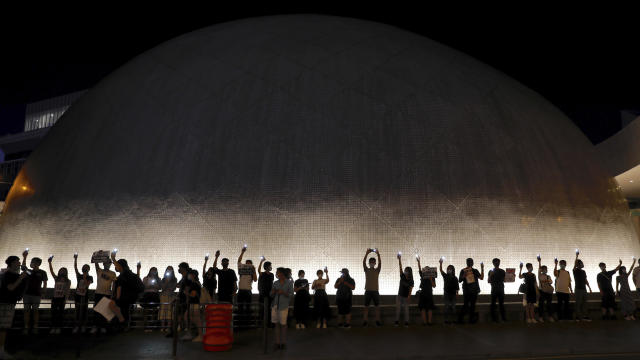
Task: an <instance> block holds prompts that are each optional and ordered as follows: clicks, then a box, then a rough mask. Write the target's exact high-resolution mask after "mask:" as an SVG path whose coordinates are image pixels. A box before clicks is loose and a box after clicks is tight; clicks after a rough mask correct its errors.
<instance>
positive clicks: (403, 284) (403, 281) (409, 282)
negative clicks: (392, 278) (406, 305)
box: [398, 272, 414, 297]
mask: <svg viewBox="0 0 640 360" xmlns="http://www.w3.org/2000/svg"><path fill="white" fill-rule="evenodd" d="M413 284H414V283H413V278H411V279H409V278H407V277H406V276H405V275H404V272H401V273H400V286H399V287H398V296H402V297H408V296H409V294H410V290H411V288H412V287H413Z"/></svg>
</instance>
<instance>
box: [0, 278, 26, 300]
mask: <svg viewBox="0 0 640 360" xmlns="http://www.w3.org/2000/svg"><path fill="white" fill-rule="evenodd" d="M18 277H20V274H16V273H14V272H13V271H9V270H6V271H5V272H4V274H3V275H2V285H1V286H0V303H2V304H14V305H15V303H16V302H18V300H19V299H20V298H21V297H22V294H23V293H24V288H25V286H26V284H25V279H23V280H22V282H20V285H19V286H18V287H16V288H15V289H13V291H10V290H9V288H8V286H9V284H13V283H15V282H16V281H17V280H18Z"/></svg>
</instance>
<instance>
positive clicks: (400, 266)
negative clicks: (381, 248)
mask: <svg viewBox="0 0 640 360" xmlns="http://www.w3.org/2000/svg"><path fill="white" fill-rule="evenodd" d="M398 267H399V268H400V274H402V254H400V253H398Z"/></svg>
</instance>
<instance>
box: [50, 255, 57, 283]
mask: <svg viewBox="0 0 640 360" xmlns="http://www.w3.org/2000/svg"><path fill="white" fill-rule="evenodd" d="M49 272H50V273H51V277H53V280H58V276H57V275H56V273H55V272H54V271H53V258H52V257H51V256H49Z"/></svg>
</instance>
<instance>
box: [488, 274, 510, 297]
mask: <svg viewBox="0 0 640 360" xmlns="http://www.w3.org/2000/svg"><path fill="white" fill-rule="evenodd" d="M505 274H506V273H505V271H504V270H502V269H493V270H491V271H489V283H490V284H491V292H494V291H495V292H504V276H505Z"/></svg>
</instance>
